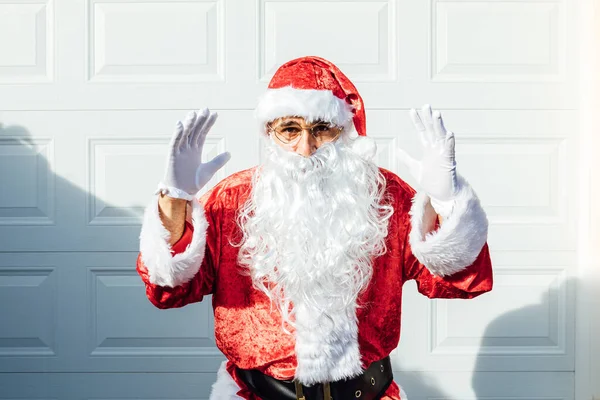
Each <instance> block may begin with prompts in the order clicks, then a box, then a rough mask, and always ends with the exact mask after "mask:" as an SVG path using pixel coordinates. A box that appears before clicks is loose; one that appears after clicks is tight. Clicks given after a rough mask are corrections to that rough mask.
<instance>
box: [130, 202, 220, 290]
mask: <svg viewBox="0 0 600 400" xmlns="http://www.w3.org/2000/svg"><path fill="white" fill-rule="evenodd" d="M192 225H193V227H194V232H193V233H192V241H191V243H190V244H189V245H188V247H187V248H186V249H185V251H184V252H183V253H179V254H176V255H174V256H173V255H171V246H170V245H169V242H168V241H169V237H170V233H169V231H168V230H167V229H166V228H165V227H164V226H163V224H162V222H161V220H160V215H159V211H158V196H155V198H154V199H153V200H152V202H151V203H150V204H149V205H148V206H147V207H146V210H145V211H144V220H143V223H142V230H141V233H140V253H141V255H142V262H143V263H144V265H145V266H146V268H148V278H149V280H150V282H152V283H153V284H156V285H160V286H168V287H175V286H178V285H181V284H183V283H186V282H188V281H190V280H191V279H192V278H193V277H194V275H196V273H197V272H198V270H199V269H200V265H201V264H202V259H203V258H204V249H205V247H206V229H207V228H208V222H207V221H206V217H205V216H204V208H203V207H202V205H201V204H200V203H199V202H198V200H197V199H194V200H192Z"/></svg>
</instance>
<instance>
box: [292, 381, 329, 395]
mask: <svg viewBox="0 0 600 400" xmlns="http://www.w3.org/2000/svg"><path fill="white" fill-rule="evenodd" d="M294 385H295V386H296V400H306V397H304V392H303V391H302V384H301V383H300V382H298V381H297V380H294ZM323 399H325V400H333V399H332V397H331V386H330V385H329V382H325V383H324V384H323Z"/></svg>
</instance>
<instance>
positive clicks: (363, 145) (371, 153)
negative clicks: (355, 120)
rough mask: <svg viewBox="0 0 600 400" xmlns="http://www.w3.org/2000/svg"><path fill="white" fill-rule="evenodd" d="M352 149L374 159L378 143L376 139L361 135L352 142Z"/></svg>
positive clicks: (367, 158)
mask: <svg viewBox="0 0 600 400" xmlns="http://www.w3.org/2000/svg"><path fill="white" fill-rule="evenodd" d="M352 151H353V152H355V153H356V154H358V155H359V156H361V157H362V158H364V159H366V160H372V159H373V158H374V157H375V154H376V153H377V143H375V140H374V139H371V138H368V137H366V136H359V137H357V138H356V139H355V140H354V141H353V143H352Z"/></svg>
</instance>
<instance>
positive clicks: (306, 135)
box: [295, 131, 319, 157]
mask: <svg viewBox="0 0 600 400" xmlns="http://www.w3.org/2000/svg"><path fill="white" fill-rule="evenodd" d="M318 147H319V146H318V145H317V141H316V139H315V137H314V136H313V135H312V134H311V133H310V132H307V131H304V132H302V137H301V138H300V141H299V142H298V144H297V145H296V149H295V150H296V154H300V155H301V156H304V157H310V156H311V155H312V154H313V153H314V152H315V151H317V148H318Z"/></svg>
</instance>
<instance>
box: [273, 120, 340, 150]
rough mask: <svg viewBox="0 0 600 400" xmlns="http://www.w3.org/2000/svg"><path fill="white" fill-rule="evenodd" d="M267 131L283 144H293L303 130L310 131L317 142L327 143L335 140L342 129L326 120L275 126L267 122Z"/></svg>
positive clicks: (286, 123) (297, 140) (296, 141)
mask: <svg viewBox="0 0 600 400" xmlns="http://www.w3.org/2000/svg"><path fill="white" fill-rule="evenodd" d="M267 128H268V130H269V132H273V133H274V134H275V137H276V138H277V140H279V141H280V142H281V143H283V144H287V145H294V144H296V143H298V142H299V141H300V138H301V137H302V133H303V132H304V131H308V132H310V134H311V135H312V136H313V137H314V138H315V140H316V141H317V143H319V144H322V143H329V142H333V141H334V140H336V139H337V138H338V137H339V136H340V133H341V132H342V130H343V127H341V126H335V125H331V124H328V123H326V122H317V123H316V124H313V125H308V126H302V125H300V124H298V123H296V122H284V123H282V124H280V125H277V126H275V127H273V126H271V125H270V124H267Z"/></svg>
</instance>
